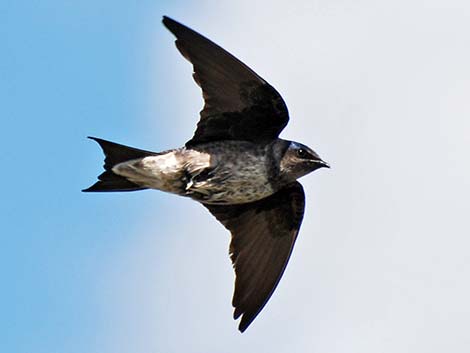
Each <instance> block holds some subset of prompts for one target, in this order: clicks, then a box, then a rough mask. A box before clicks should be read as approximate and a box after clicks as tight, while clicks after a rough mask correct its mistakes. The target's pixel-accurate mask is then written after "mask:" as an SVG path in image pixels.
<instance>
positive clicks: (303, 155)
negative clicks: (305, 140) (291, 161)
mask: <svg viewBox="0 0 470 353" xmlns="http://www.w3.org/2000/svg"><path fill="white" fill-rule="evenodd" d="M307 156H308V152H307V151H305V150H304V149H303V148H299V149H298V150H297V157H299V158H306V157H307Z"/></svg>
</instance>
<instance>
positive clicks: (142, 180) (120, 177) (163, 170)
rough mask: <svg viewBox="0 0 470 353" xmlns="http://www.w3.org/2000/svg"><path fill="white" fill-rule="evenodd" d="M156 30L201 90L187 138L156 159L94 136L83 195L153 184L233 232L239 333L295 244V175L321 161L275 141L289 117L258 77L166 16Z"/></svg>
mask: <svg viewBox="0 0 470 353" xmlns="http://www.w3.org/2000/svg"><path fill="white" fill-rule="evenodd" d="M163 24H164V25H165V26H166V27H167V28H168V29H169V30H170V31H171V32H172V33H173V34H174V35H175V36H176V46H177V48H178V50H179V51H180V52H181V54H182V55H183V56H184V57H185V58H186V59H187V60H189V61H190V62H191V63H192V65H193V68H194V74H193V76H194V79H195V81H196V82H197V84H198V85H199V86H200V87H201V89H202V92H203V97H204V102H205V104H204V108H203V110H202V111H201V114H200V115H201V116H200V120H199V122H198V124H197V129H196V131H195V133H194V136H193V137H192V138H191V139H190V140H189V141H188V142H187V143H186V144H185V147H183V148H180V149H175V150H170V151H165V152H158V153H157V152H150V151H145V150H140V149H136V148H131V147H127V146H124V145H120V144H116V143H113V142H109V141H106V140H102V139H99V138H92V139H94V140H95V141H96V142H98V143H99V144H100V146H101V147H102V149H103V152H104V154H105V156H106V158H105V164H104V169H105V171H104V172H103V173H102V174H101V175H100V176H99V177H98V179H99V181H98V182H97V183H95V184H94V185H93V186H91V187H90V188H88V189H86V190H84V191H87V192H94V191H135V190H142V189H147V188H153V189H158V190H162V191H166V192H171V193H175V194H178V195H181V196H187V197H191V198H193V199H195V200H196V201H199V202H201V203H202V204H203V205H204V206H205V207H206V208H207V209H208V210H209V211H210V212H211V213H212V214H213V215H214V216H215V218H216V219H217V220H218V221H219V222H221V223H222V224H223V225H224V226H225V228H227V229H228V230H229V231H230V232H231V234H232V240H231V243H230V257H231V259H232V262H233V266H234V270H235V274H236V279H235V292H234V296H233V302H232V304H233V306H234V308H235V311H234V318H235V319H238V318H239V317H241V320H240V325H239V329H240V331H242V332H243V331H244V330H246V328H247V327H248V326H249V325H250V324H251V322H252V321H253V320H254V319H255V317H256V316H257V315H258V313H259V312H260V311H261V310H262V308H263V307H264V306H265V304H266V302H267V301H268V300H269V298H270V297H271V295H272V293H273V291H274V290H275V288H276V286H277V284H278V282H279V280H280V278H281V276H282V274H283V272H284V269H285V267H286V265H287V262H288V260H289V257H290V255H291V252H292V249H293V246H294V243H295V240H296V238H297V234H298V232H299V228H300V225H301V222H302V218H303V214H304V207H305V195H304V192H303V188H302V186H301V184H300V183H299V182H297V181H296V179H297V178H298V177H299V176H302V175H305V174H307V173H309V172H311V171H313V170H314V169H317V168H320V167H322V166H327V164H326V163H324V162H323V161H321V159H320V158H319V157H318V155H316V153H315V152H313V151H312V150H310V149H308V148H307V147H306V146H303V145H299V144H297V143H291V142H290V141H285V140H281V139H279V138H278V136H279V133H280V132H281V130H282V129H283V128H284V127H285V126H286V124H287V122H288V120H289V115H288V111H287V107H286V105H285V103H284V101H283V99H282V97H281V96H280V95H279V93H278V92H277V91H276V90H275V89H274V88H273V87H272V86H270V85H269V84H268V83H267V82H266V81H265V80H263V79H262V78H261V77H259V76H258V75H257V74H256V73H255V72H254V71H252V70H251V69H250V68H248V67H247V66H246V65H245V64H243V63H242V62H240V61H239V60H238V59H236V58H235V57H234V56H232V55H231V54H230V53H228V52H226V51H225V50H224V49H222V48H221V47H219V46H218V45H216V44H214V43H213V42H211V41H210V40H208V39H207V38H205V37H203V36H201V35H200V34H198V33H196V32H195V31H193V30H191V29H190V28H188V27H186V26H184V25H182V24H180V23H178V22H176V21H174V20H172V19H170V18H168V17H164V18H163ZM299 146H300V147H299ZM289 158H290V159H289ZM295 158H297V159H299V160H301V159H302V158H303V160H301V162H302V161H303V162H302V163H304V164H302V166H303V168H304V169H305V168H306V169H305V170H300V169H299V168H300V167H299V168H297V169H296V168H295V165H294V166H289V164H288V163H287V162H289V161H290V160H291V159H293V160H296V159H295ZM308 158H310V159H309V160H307V159H308ZM301 162H299V163H301ZM307 162H308V163H307ZM286 163H287V164H286ZM309 163H310V164H309ZM315 163H316V164H315ZM286 166H287V167H286ZM284 167H285V169H286V170H287V172H285V173H284V175H282V173H281V168H284ZM291 167H292V169H289V168H291ZM289 173H290V174H289ZM289 175H290V177H289ZM286 176H287V177H286Z"/></svg>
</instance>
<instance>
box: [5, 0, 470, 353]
mask: <svg viewBox="0 0 470 353" xmlns="http://www.w3.org/2000/svg"><path fill="white" fill-rule="evenodd" d="M162 15H169V16H171V17H173V18H175V19H178V20H180V21H182V22H183V23H186V24H188V25H190V26H192V27H193V28H195V29H197V30H199V31H200V32H201V33H203V34H205V35H207V36H208V37H209V38H212V39H214V40H215V41H216V42H218V43H219V44H221V45H222V46H223V47H225V48H226V49H228V50H230V51H231V52H232V53H233V54H235V55H236V56H238V57H239V58H240V59H242V60H243V61H245V62H246V63H247V64H248V65H249V66H250V67H252V68H253V69H254V70H255V71H257V72H258V73H259V74H260V75H261V76H263V77H264V78H265V79H267V80H268V81H269V82H270V83H272V84H273V85H274V86H275V87H276V88H277V89H278V90H279V91H280V92H281V94H282V95H283V96H284V98H285V100H286V102H287V104H288V106H289V109H290V113H291V122H290V123H289V126H288V127H287V128H286V130H285V131H284V132H283V134H282V137H284V138H290V139H295V140H298V141H301V142H303V143H305V144H307V145H309V146H312V147H313V148H314V149H315V150H317V151H318V152H319V153H320V155H321V156H322V157H323V158H324V159H325V160H326V161H328V162H330V164H331V165H332V166H333V168H332V169H331V170H330V171H319V172H316V173H314V175H311V176H308V177H306V178H303V179H302V183H303V185H304V187H305V189H306V193H307V210H306V215H305V221H304V224H303V226H302V230H301V233H300V236H299V239H298V242H297V244H296V248H295V250H294V253H293V256H292V258H291V261H290V263H289V266H288V268H287V270H286V273H285V276H284V278H283V280H282V281H281V283H280V285H279V287H278V289H277V290H276V293H275V294H274V296H273V297H272V299H271V301H270V302H269V303H268V305H267V306H266V308H265V309H264V310H263V312H262V314H261V315H260V316H259V317H258V318H257V319H256V321H255V322H254V323H253V325H252V326H251V327H250V328H249V330H248V331H247V332H246V333H245V334H243V335H240V334H239V333H238V331H237V330H236V327H237V325H236V323H235V322H233V321H232V319H231V313H232V309H231V306H230V302H231V295H232V289H233V273H232V269H231V264H230V261H229V259H228V256H227V252H228V241H229V237H228V234H227V233H226V232H225V230H224V228H223V227H222V226H220V225H219V224H218V223H217V222H215V221H214V220H213V219H212V217H211V216H210V215H209V214H208V213H207V212H206V210H205V209H203V207H200V206H199V205H197V204H196V203H194V202H192V201H190V200H186V199H180V198H177V197H174V196H172V195H166V194H163V193H159V192H152V191H146V192H136V193H122V194H119V193H117V194H93V195H90V194H83V193H81V192H80V190H81V189H83V188H84V187H87V186H89V185H90V184H91V183H93V182H94V181H95V178H96V176H97V175H98V174H99V173H100V171H101V165H102V154H101V151H100V149H99V148H98V146H97V145H96V144H95V143H94V142H92V141H90V140H88V139H86V136H88V135H91V136H97V137H102V138H105V139H109V140H112V141H116V142H120V143H123V144H128V145H131V146H135V147H139V148H143V149H150V150H164V149H168V148H172V147H177V146H180V145H182V144H183V143H184V142H185V141H186V140H187V139H189V138H190V137H191V135H192V133H193V131H194V127H195V124H196V122H197V119H198V112H199V110H200V109H201V107H202V99H201V97H200V92H199V89H198V88H197V86H196V85H195V84H194V83H193V81H192V79H191V77H190V74H191V67H190V65H189V64H188V63H187V62H186V61H185V60H184V59H183V58H182V57H181V56H180V54H179V53H178V52H177V50H176V48H175V47H174V45H173V37H172V36H171V34H170V33H168V32H167V31H166V30H165V29H164V27H163V26H162V25H161V23H160V21H161V16H162ZM469 15H470V5H468V4H467V2H464V1H458V0H451V1H438V0H435V1H428V2H426V3H424V2H422V1H419V0H411V1H405V0H400V1H396V2H394V3H390V2H388V1H372V0H366V1H362V2H359V3H355V4H352V3H351V4H349V3H347V2H344V1H339V0H338V1H331V0H329V1H326V0H325V1H323V0H318V1H300V0H299V1H294V2H293V3H292V4H291V5H290V6H289V8H286V7H285V4H283V3H281V2H279V3H277V2H275V3H273V2H270V1H258V2H255V3H253V2H250V1H238V2H228V1H227V2H223V1H222V2H220V1H203V2H192V1H187V2H184V1H171V2H170V1H167V2H165V1H139V2H123V1H117V2H116V1H86V0H85V1H67V2H66V1H48V0H45V1H40V2H31V1H28V2H26V1H4V2H1V3H0V39H1V40H0V43H1V44H0V45H1V53H2V54H1V55H0V101H1V104H0V117H1V119H2V123H3V124H2V126H3V129H2V138H1V142H0V143H1V152H0V156H1V163H2V168H1V170H2V173H0V181H1V185H2V186H3V190H2V197H1V201H0V218H1V225H2V231H1V234H0V240H1V247H0V278H1V279H2V284H1V291H0V313H1V316H2V319H1V320H0V332H1V333H0V351H2V352H11V353H26V352H28V353H29V352H35V353H42V352H44V353H46V352H47V353H50V352H60V353H62V352H64V353H65V352H66V353H73V352H77V353H78V352H80V353H81V352H90V353H92V352H96V353H98V352H100V353H107V352H109V353H111V352H112V353H116V352H133V353H140V352H142V353H143V352H165V353H171V352H188V353H190V352H191V353H192V352H204V353H207V352H212V351H213V352H239V351H240V350H242V349H244V350H249V351H260V352H264V351H270V352H304V351H305V352H328V353H333V352H347V353H351V352H361V353H364V352H374V353H376V352H413V353H416V352H426V353H429V352H442V351H448V350H452V351H453V352H468V350H469V349H470V341H469V338H468V332H467V331H468V330H467V328H468V317H469V315H470V306H469V304H468V297H469V296H470V286H469V284H468V278H469V275H470V259H469V257H468V250H467V249H468V247H469V246H470V242H469V240H468V234H469V230H470V229H469V228H470V227H469V224H468V198H469V197H470V184H469V181H468V180H469V179H468V175H469V172H470V169H469V167H468V163H467V162H466V161H467V160H468V148H469V142H468V141H469V140H468V136H469V133H470V125H469V121H470V120H469V119H468V116H469V113H470V105H469V103H468V102H469V99H468V92H469V89H470V84H469V82H470V69H469V66H468V62H470V49H469V46H468V45H467V44H466V43H467V42H468V36H467V33H469V31H470V22H469V21H468V18H469Z"/></svg>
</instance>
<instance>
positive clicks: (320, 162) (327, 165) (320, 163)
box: [313, 159, 330, 168]
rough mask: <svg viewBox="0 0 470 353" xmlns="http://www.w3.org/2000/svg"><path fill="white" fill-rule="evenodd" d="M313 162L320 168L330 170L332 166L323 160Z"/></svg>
mask: <svg viewBox="0 0 470 353" xmlns="http://www.w3.org/2000/svg"><path fill="white" fill-rule="evenodd" d="M313 162H314V163H315V164H318V168H330V165H329V164H328V163H326V162H325V161H324V160H322V159H315V160H313Z"/></svg>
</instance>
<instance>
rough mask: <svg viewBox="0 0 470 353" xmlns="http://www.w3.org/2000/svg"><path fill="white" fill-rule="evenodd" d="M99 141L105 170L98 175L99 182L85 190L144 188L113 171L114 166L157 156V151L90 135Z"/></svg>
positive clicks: (132, 189)
mask: <svg viewBox="0 0 470 353" xmlns="http://www.w3.org/2000/svg"><path fill="white" fill-rule="evenodd" d="M88 138H90V139H92V140H95V141H96V142H98V143H99V145H100V146H101V148H102V149H103V152H104V155H105V157H106V158H105V159H104V166H103V167H104V170H105V171H104V172H103V173H102V174H101V175H100V176H98V180H99V181H98V182H96V183H95V184H93V185H92V186H90V187H89V188H88V189H84V190H82V191H84V192H97V191H135V190H143V189H146V188H145V187H142V186H139V185H137V184H135V183H133V182H131V181H129V180H127V179H126V178H124V177H123V176H120V175H117V174H115V173H113V171H112V168H113V167H114V166H115V165H116V164H119V163H122V162H126V161H129V160H131V159H138V158H143V157H147V156H155V155H156V154H157V153H155V152H149V151H144V150H139V149H137V148H133V147H128V146H124V145H120V144H118V143H114V142H110V141H106V140H102V139H99V138H96V137H90V136H89V137H88Z"/></svg>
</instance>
